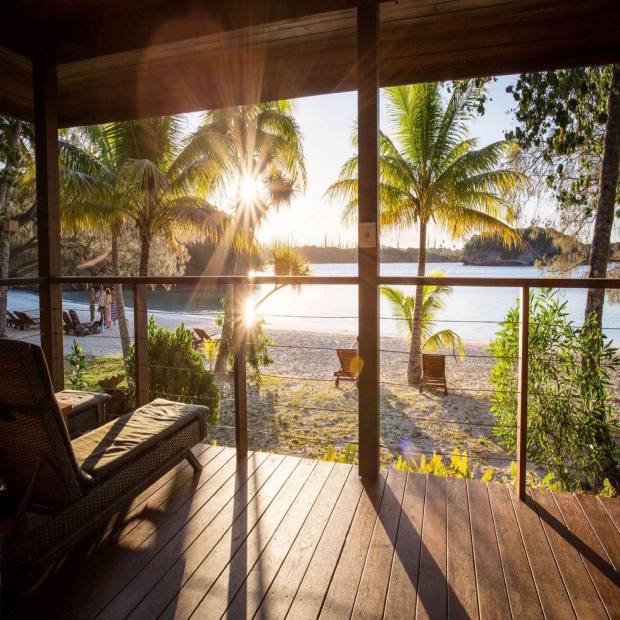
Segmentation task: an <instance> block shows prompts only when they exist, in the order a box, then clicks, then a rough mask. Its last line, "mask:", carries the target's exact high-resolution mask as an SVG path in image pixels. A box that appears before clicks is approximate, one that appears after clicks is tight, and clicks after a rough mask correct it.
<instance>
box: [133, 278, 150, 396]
mask: <svg viewBox="0 0 620 620" xmlns="http://www.w3.org/2000/svg"><path fill="white" fill-rule="evenodd" d="M133 328H134V347H135V349H134V352H135V355H134V361H135V365H136V368H135V374H136V403H137V404H138V407H140V406H142V405H146V403H148V402H149V400H150V399H149V328H148V318H147V303H146V285H145V284H134V287H133Z"/></svg>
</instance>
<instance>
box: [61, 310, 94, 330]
mask: <svg viewBox="0 0 620 620" xmlns="http://www.w3.org/2000/svg"><path fill="white" fill-rule="evenodd" d="M69 316H70V317H71V321H73V329H74V334H75V335H76V336H85V335H86V334H97V333H98V332H99V328H100V327H101V321H92V322H86V323H82V321H80V317H79V316H78V313H77V312H76V311H75V310H69Z"/></svg>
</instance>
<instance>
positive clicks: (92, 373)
mask: <svg viewBox="0 0 620 620" xmlns="http://www.w3.org/2000/svg"><path fill="white" fill-rule="evenodd" d="M86 364H87V368H86V370H85V371H84V380H85V381H86V390H87V391H91V392H99V391H100V388H99V381H101V380H102V379H107V378H109V377H113V376H115V375H120V374H123V375H124V374H125V367H124V366H123V356H122V355H95V356H93V355H87V356H86ZM70 374H71V367H70V366H69V364H68V363H67V362H66V359H65V384H66V385H69V381H68V378H69V375H70ZM126 386H127V382H126V379H125V380H123V382H122V383H121V387H126Z"/></svg>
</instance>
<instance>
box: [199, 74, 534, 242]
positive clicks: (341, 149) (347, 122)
mask: <svg viewBox="0 0 620 620" xmlns="http://www.w3.org/2000/svg"><path fill="white" fill-rule="evenodd" d="M515 80H516V76H506V77H501V78H498V79H497V81H495V82H493V83H492V84H491V85H490V86H489V94H490V101H489V102H488V103H487V105H486V111H485V114H484V116H482V117H479V118H477V119H476V120H475V121H473V122H472V124H471V136H473V137H477V138H478V139H479V146H484V145H486V144H489V143H491V142H494V141H496V140H501V139H502V138H503V137H504V131H505V130H506V129H508V128H510V127H512V126H514V113H513V111H512V110H513V108H514V101H513V99H512V96H511V95H510V94H508V93H506V86H507V85H508V84H510V83H513V82H514V81H515ZM294 104H295V110H296V118H297V121H298V123H299V125H300V128H301V131H302V134H303V144H304V153H305V160H306V170H307V175H308V183H307V189H306V192H305V193H304V194H303V195H298V196H296V197H295V198H294V199H293V200H292V202H291V204H290V205H289V206H284V207H282V208H280V209H279V211H277V212H272V213H271V214H270V215H269V216H268V217H267V218H266V220H265V221H264V222H263V224H262V226H261V230H260V231H259V233H258V237H259V239H260V241H261V242H263V243H266V244H269V243H270V242H274V241H284V242H288V243H291V244H292V245H306V244H308V245H323V244H324V243H326V242H327V243H328V244H342V245H350V246H352V245H355V243H356V241H357V228H356V226H354V225H352V224H345V223H343V222H342V212H343V204H339V203H334V202H332V201H331V200H329V199H328V198H327V197H326V196H325V191H326V190H327V188H328V187H329V185H330V184H331V183H333V182H334V181H335V180H337V178H338V172H339V170H340V167H341V165H342V164H343V163H344V162H345V161H346V160H347V159H348V158H349V157H350V156H351V154H352V153H353V148H352V146H351V135H352V129H353V126H354V121H355V118H356V115H357V94H356V93H355V92H347V93H338V94H332V95H321V96H317V97H305V98H302V99H296V100H294ZM190 122H191V120H190ZM380 122H381V128H382V129H383V130H384V131H385V130H386V129H387V132H388V133H389V125H388V121H387V118H386V114H385V106H384V104H383V102H382V104H381V118H380ZM540 211H541V208H540V207H539V206H538V204H537V203H536V202H535V201H530V202H529V203H528V204H527V205H526V206H525V208H524V209H523V213H522V215H521V217H520V221H519V222H518V225H527V224H529V222H530V221H531V219H532V218H533V217H536V216H540V215H541V214H540ZM543 211H544V209H543ZM381 243H382V245H383V246H400V247H417V245H418V240H417V232H416V230H415V229H412V230H410V231H403V232H399V233H395V232H392V233H383V234H382V237H381ZM428 245H429V247H439V246H441V245H444V246H445V247H459V246H460V245H462V241H460V242H459V241H454V240H452V239H450V238H449V236H448V235H446V234H445V233H443V232H442V231H440V230H438V229H436V228H434V227H432V226H431V227H430V229H429V233H428Z"/></svg>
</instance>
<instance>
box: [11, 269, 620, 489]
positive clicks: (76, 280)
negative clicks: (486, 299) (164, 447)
mask: <svg viewBox="0 0 620 620" xmlns="http://www.w3.org/2000/svg"><path fill="white" fill-rule="evenodd" d="M83 284H91V285H95V284H124V285H131V286H132V287H133V294H134V300H133V304H134V345H135V364H136V368H135V376H136V399H137V402H138V404H144V403H146V402H148V399H149V396H148V395H149V385H148V333H147V332H148V328H147V322H148V319H147V299H146V295H147V285H164V284H165V285H189V286H194V287H195V286H205V287H211V286H221V285H233V321H234V322H233V325H234V328H233V356H234V366H233V378H234V399H235V439H236V447H237V454H238V456H239V458H244V457H245V455H246V454H247V449H248V424H247V394H246V363H245V357H246V343H245V337H244V335H243V333H242V321H243V308H242V304H243V301H244V299H245V296H246V291H247V287H248V286H252V285H256V284H294V285H331V286H336V285H354V286H359V285H360V277H358V276H325V277H318V276H299V277H297V276H268V275H259V276H255V277H250V276H180V277H168V276H162V277H158V276H148V277H114V276H106V277H84V276H63V277H57V278H49V279H46V278H9V279H4V280H2V279H0V286H7V287H11V286H35V285H36V286H39V287H46V286H50V287H51V286H58V285H83ZM417 284H422V285H429V284H431V285H432V284H443V285H449V286H453V287H454V286H456V287H459V286H463V287H490V288H493V287H501V288H516V289H519V291H520V320H519V323H520V325H519V371H518V372H519V375H518V414H517V451H516V464H517V476H516V486H517V490H518V495H519V497H520V498H521V499H523V498H524V497H525V480H526V465H527V449H526V446H527V401H528V337H529V301H530V300H529V297H530V290H531V289H533V288H557V289H575V288H578V289H582V288H583V289H585V288H607V289H616V288H620V279H618V278H609V279H585V278H468V277H451V276H447V277H443V276H442V277H433V276H426V277H416V276H380V277H379V278H378V285H379V286H381V285H400V286H414V285H417ZM46 297H47V296H42V295H40V299H45V298H46ZM47 298H49V297H47ZM41 310H42V314H41V316H43V314H44V313H43V310H48V309H46V308H41ZM56 310H60V311H59V312H55V313H54V312H46V313H45V314H46V315H47V316H50V317H54V316H55V317H59V316H61V314H62V312H61V311H62V308H60V309H56ZM363 328H364V325H362V324H361V320H360V327H359V329H360V331H361V330H362V329H363ZM45 329H50V330H51V331H52V332H53V333H55V334H60V341H59V345H57V346H60V355H62V325H61V324H60V323H58V325H52V326H49V327H46V326H45V325H43V324H42V332H43V330H45ZM52 342H54V340H53V339H52ZM376 349H377V351H378V349H379V337H378V336H377V338H376ZM46 355H52V356H54V355H56V356H58V352H57V351H52V352H49V351H46ZM377 359H378V355H377ZM50 367H51V368H52V370H53V366H52V365H50ZM374 377H377V373H376V369H374V372H373V369H369V368H368V365H367V364H365V367H364V369H363V370H362V373H361V375H360V379H359V382H360V384H362V383H363V382H364V381H368V380H369V378H370V380H372V379H373V378H374ZM53 378H54V379H55V380H56V382H58V381H62V378H59V377H53ZM377 383H378V382H377ZM375 390H376V391H377V393H378V385H376V386H375ZM360 418H361V407H360ZM368 427H369V425H368V424H366V425H365V424H363V423H362V420H361V419H360V423H359V429H360V430H359V445H360V460H361V458H362V454H363V447H364V446H365V445H366V444H368V443H372V444H374V443H375V442H377V439H376V436H374V435H371V436H370V437H369V436H367V434H366V433H365V431H364V429H367V428H368ZM366 447H367V448H368V451H369V452H372V451H373V450H375V449H378V442H377V445H376V446H375V445H371V446H366Z"/></svg>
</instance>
